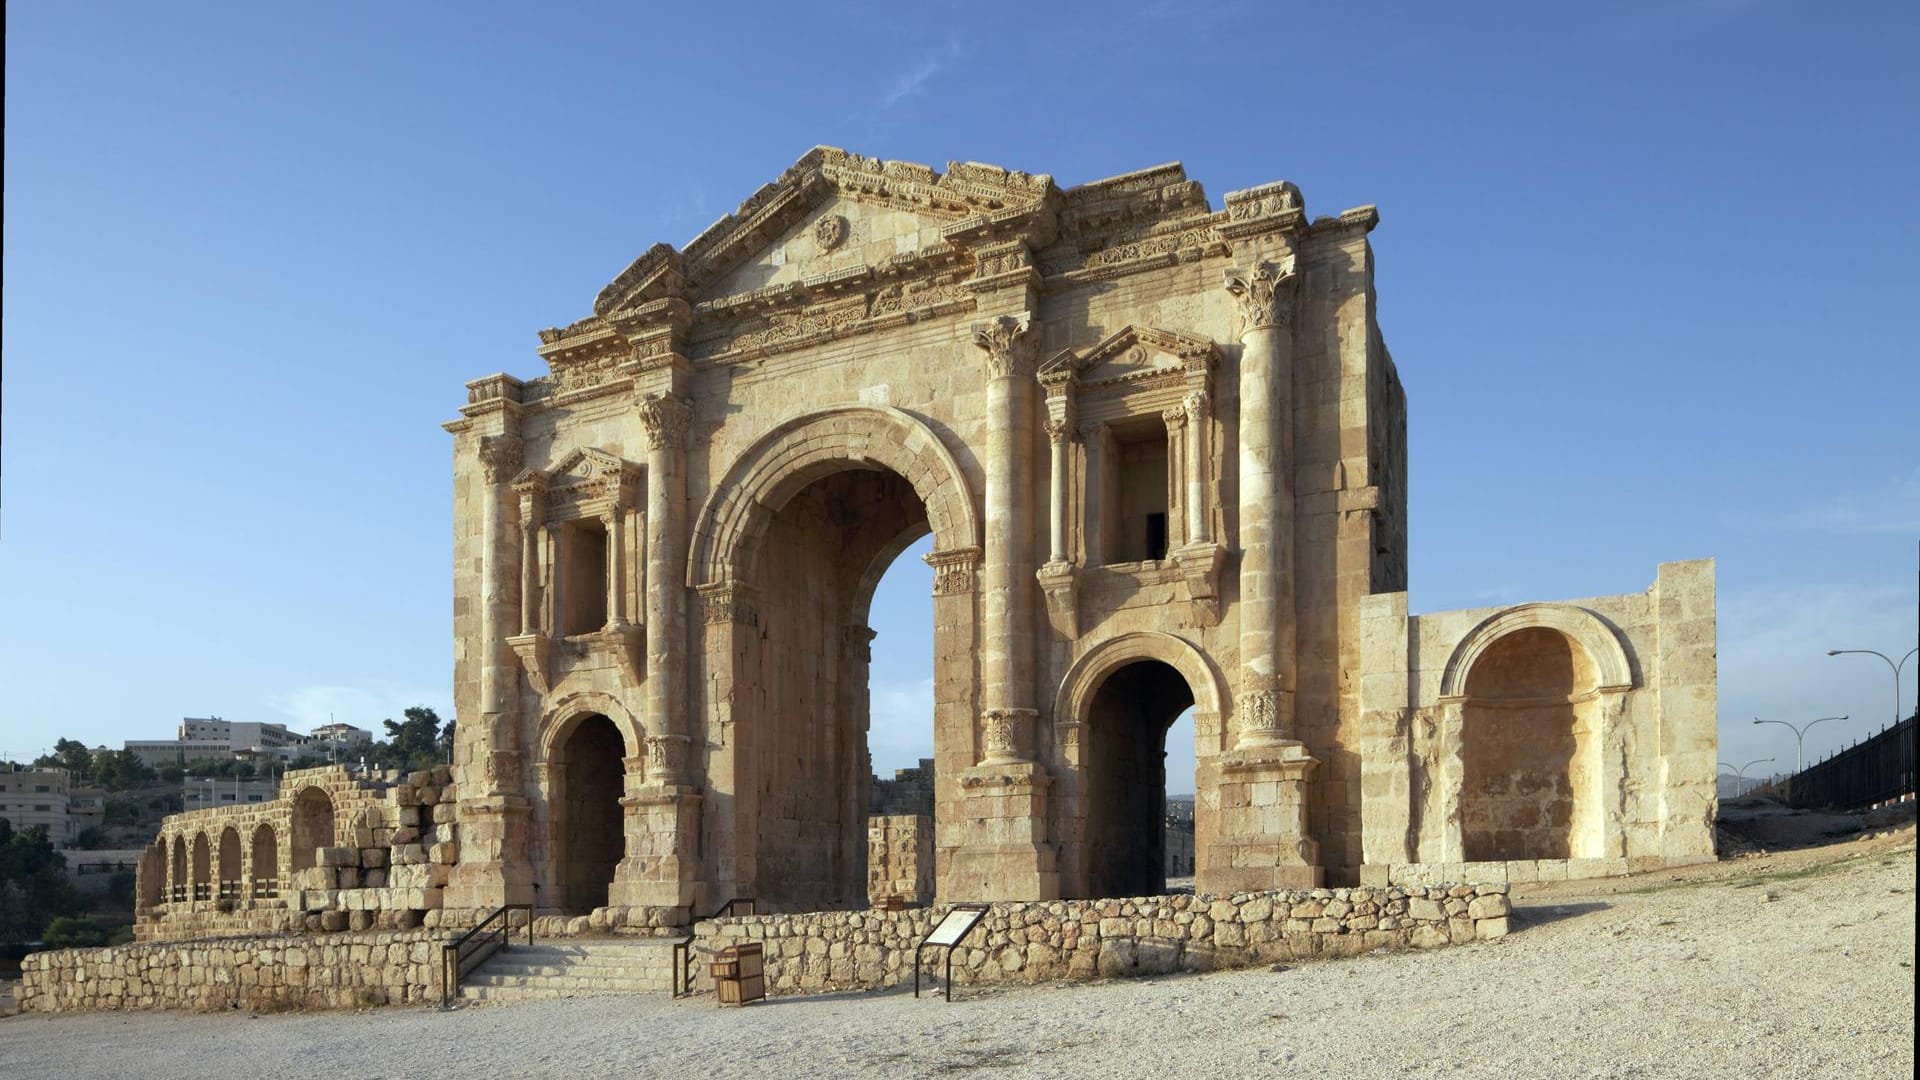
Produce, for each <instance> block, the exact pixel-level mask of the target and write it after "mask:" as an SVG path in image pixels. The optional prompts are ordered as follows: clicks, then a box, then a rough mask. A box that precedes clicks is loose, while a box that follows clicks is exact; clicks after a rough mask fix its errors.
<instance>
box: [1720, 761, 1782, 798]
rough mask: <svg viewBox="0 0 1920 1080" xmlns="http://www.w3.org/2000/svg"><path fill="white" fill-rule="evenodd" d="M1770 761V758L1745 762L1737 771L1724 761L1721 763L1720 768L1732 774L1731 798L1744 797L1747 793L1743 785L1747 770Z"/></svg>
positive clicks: (1745, 780)
mask: <svg viewBox="0 0 1920 1080" xmlns="http://www.w3.org/2000/svg"><path fill="white" fill-rule="evenodd" d="M1772 760H1773V759H1772V758H1770V757H1763V758H1755V759H1754V760H1752V761H1749V762H1747V763H1746V764H1745V765H1742V766H1740V767H1739V768H1737V769H1736V768H1734V767H1733V766H1731V765H1729V764H1727V763H1726V762H1724V761H1723V762H1721V763H1720V767H1721V768H1723V769H1725V770H1727V771H1728V772H1730V773H1732V774H1733V797H1734V798H1736V799H1737V798H1739V797H1740V796H1742V795H1745V794H1746V793H1747V792H1746V787H1745V785H1746V782H1747V770H1748V769H1751V768H1753V767H1754V766H1755V765H1764V764H1766V763H1767V762H1769V761H1772Z"/></svg>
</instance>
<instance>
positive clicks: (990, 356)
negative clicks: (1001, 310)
mask: <svg viewBox="0 0 1920 1080" xmlns="http://www.w3.org/2000/svg"><path fill="white" fill-rule="evenodd" d="M1032 322H1033V313H1032V312H1027V311H1023V312H1021V313H1019V314H1018V315H1001V316H998V317H996V318H992V319H988V320H986V321H984V322H977V323H974V324H973V343H974V344H975V345H976V346H978V347H979V348H980V349H982V350H983V351H985V352H986V354H987V378H989V379H1005V378H1010V377H1012V376H1015V375H1021V374H1024V373H1025V369H1026V366H1027V365H1026V353H1027V351H1028V350H1027V342H1026V335H1027V328H1028V327H1029V326H1030V325H1032Z"/></svg>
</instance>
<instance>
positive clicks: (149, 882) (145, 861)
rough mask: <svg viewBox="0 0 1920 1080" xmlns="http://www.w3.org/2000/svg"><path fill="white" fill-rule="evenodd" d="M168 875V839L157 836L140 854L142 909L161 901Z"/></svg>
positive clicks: (140, 904)
mask: <svg viewBox="0 0 1920 1080" xmlns="http://www.w3.org/2000/svg"><path fill="white" fill-rule="evenodd" d="M166 876H167V841H166V840H165V838H156V839H155V840H154V841H153V843H151V844H148V845H147V850H146V851H145V852H143V853H142V854H141V856H140V873H139V883H140V900H139V908H140V910H142V911H144V910H146V909H147V908H150V907H152V906H154V905H155V904H158V903H160V902H161V900H162V898H163V897H162V893H161V890H162V889H164V888H165V887H166Z"/></svg>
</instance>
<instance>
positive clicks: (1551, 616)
mask: <svg viewBox="0 0 1920 1080" xmlns="http://www.w3.org/2000/svg"><path fill="white" fill-rule="evenodd" d="M1531 629H1545V630H1557V631H1559V632H1560V633H1561V634H1563V635H1565V636H1566V637H1567V639H1568V640H1570V641H1572V642H1573V643H1574V644H1575V645H1577V646H1579V647H1580V649H1581V651H1583V652H1585V653H1586V654H1587V659H1588V660H1590V661H1592V662H1593V668H1594V682H1595V685H1594V686H1593V687H1592V689H1594V690H1597V691H1601V692H1619V691H1623V690H1631V689H1633V685H1634V683H1633V664H1632V662H1631V661H1629V660H1628V659H1627V650H1626V647H1625V646H1624V645H1622V644H1621V642H1620V635H1619V634H1617V633H1616V632H1615V631H1614V629H1613V627H1611V626H1609V625H1607V623H1606V622H1605V621H1604V620H1602V619H1601V618H1600V617H1599V616H1598V615H1595V614H1594V613H1593V612H1591V611H1588V610H1587V609H1586V608H1583V607H1578V606H1576V605H1573V604H1541V603H1536V604H1521V605H1519V606H1517V607H1510V608H1505V609H1503V610H1501V611H1498V612H1495V613H1494V614H1493V615H1490V616H1488V617H1487V618H1485V619H1483V620H1481V622H1480V624H1479V625H1478V626H1475V627H1474V628H1473V629H1472V630H1470V631H1468V632H1467V635H1466V636H1465V637H1463V638H1461V639H1460V643H1459V644H1458V645H1456V646H1454V649H1453V655H1452V656H1450V657H1448V658H1447V667H1446V671H1445V673H1444V674H1443V675H1442V676H1441V679H1440V697H1441V699H1442V700H1448V699H1459V698H1464V697H1466V694H1467V675H1468V673H1469V672H1471V671H1472V670H1473V665H1474V664H1475V663H1476V662H1478V661H1479V659H1480V657H1481V656H1483V655H1485V654H1486V651H1487V650H1488V649H1490V648H1492V647H1493V644H1494V643H1495V642H1497V641H1499V640H1500V639H1501V638H1503V637H1506V636H1507V635H1508V634H1511V633H1514V632H1516V631H1519V630H1531Z"/></svg>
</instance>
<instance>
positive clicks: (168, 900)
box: [134, 765, 460, 941]
mask: <svg viewBox="0 0 1920 1080" xmlns="http://www.w3.org/2000/svg"><path fill="white" fill-rule="evenodd" d="M280 790H281V795H280V797H279V798H277V799H274V800H273V801H272V802H268V803H259V804H251V805H248V806H245V807H239V806H234V807H218V808H214V809H208V810H195V811H189V812H187V813H184V814H174V815H171V816H169V817H168V818H167V819H166V820H165V821H164V822H163V823H162V825H161V831H160V836H159V837H158V838H157V839H156V840H155V842H154V845H153V847H152V848H151V849H149V851H148V853H147V856H146V857H145V858H143V859H142V861H141V864H140V870H139V875H138V878H139V880H138V881H137V883H136V893H137V895H138V896H139V898H140V900H139V905H138V908H137V920H136V922H135V926H134V932H135V935H136V937H137V938H138V939H139V940H142V941H181V940H188V939H192V938H200V937H210V936H227V935H233V934H243V933H297V932H302V931H307V932H334V931H342V930H355V931H360V930H370V929H376V928H378V929H387V930H406V929H412V928H415V927H419V926H422V925H427V924H428V920H427V918H426V916H427V915H428V914H429V913H434V912H437V911H438V909H440V908H441V907H442V906H443V902H442V901H443V891H442V890H443V887H444V886H445V885H446V884H447V881H448V878H449V876H450V874H451V870H452V867H453V865H454V864H456V863H458V862H459V858H460V849H459V841H458V837H457V826H456V825H455V822H454V816H455V812H456V811H455V807H456V805H457V793H456V790H455V788H454V786H453V784H452V779H451V773H450V771H449V770H448V769H447V768H446V767H444V766H442V767H440V768H438V769H432V770H423V771H419V772H412V773H403V772H399V771H379V772H374V773H369V774H356V773H353V772H350V771H349V770H347V769H345V768H343V767H341V766H337V765H330V766H325V767H323V768H318V769H302V770H297V771H294V772H290V773H288V774H287V776H286V778H285V780H284V781H283V782H282V784H281V789H280ZM314 805H322V806H324V808H325V809H326V811H327V812H326V813H325V814H316V813H314V812H312V810H311V807H312V806H314ZM303 807H304V808H307V809H303ZM203 848H204V849H205V851H206V852H207V858H206V859H205V860H204V861H203V860H202V859H201V858H200V854H199V853H200V852H201V850H202V849H203ZM435 921H437V920H435Z"/></svg>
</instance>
